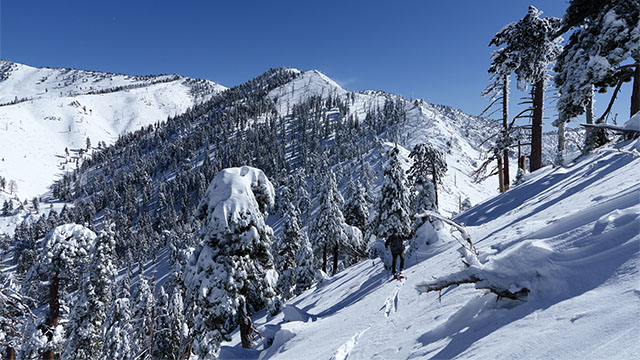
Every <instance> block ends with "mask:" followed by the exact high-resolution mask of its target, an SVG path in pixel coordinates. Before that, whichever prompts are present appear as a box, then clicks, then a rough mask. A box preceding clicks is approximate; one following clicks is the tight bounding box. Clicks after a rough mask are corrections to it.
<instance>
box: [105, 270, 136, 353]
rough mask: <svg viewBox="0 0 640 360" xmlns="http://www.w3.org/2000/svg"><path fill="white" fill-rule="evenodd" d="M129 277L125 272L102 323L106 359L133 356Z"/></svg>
mask: <svg viewBox="0 0 640 360" xmlns="http://www.w3.org/2000/svg"><path fill="white" fill-rule="evenodd" d="M129 299H130V277H129V272H127V273H125V275H124V277H123V279H122V281H121V282H120V287H119V289H118V292H117V295H116V297H115V299H114V300H113V302H112V303H111V306H110V308H109V311H108V312H107V318H106V322H105V324H104V345H103V350H102V353H103V356H104V357H105V358H106V359H116V360H124V359H131V358H133V355H134V354H133V352H132V351H133V344H132V339H131V336H132V334H133V326H132V323H131V302H130V300H129Z"/></svg>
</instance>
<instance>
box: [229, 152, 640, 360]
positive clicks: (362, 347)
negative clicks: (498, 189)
mask: <svg viewBox="0 0 640 360" xmlns="http://www.w3.org/2000/svg"><path fill="white" fill-rule="evenodd" d="M638 173H640V140H635V141H633V142H626V143H622V145H618V146H610V147H608V148H605V149H602V150H599V151H597V152H595V153H594V154H591V155H589V156H586V157H583V158H581V160H580V161H579V162H578V163H575V164H569V165H566V166H564V167H558V168H555V169H552V168H550V167H547V168H543V169H541V170H540V171H538V172H536V173H534V174H532V175H531V177H530V179H529V180H528V181H527V182H525V183H524V184H522V185H520V186H518V187H515V188H513V189H511V190H509V191H508V192H506V193H504V194H501V195H499V196H496V197H494V198H492V199H489V200H488V201H486V202H483V203H481V204H479V205H477V206H475V207H474V208H472V209H471V210H469V211H468V212H467V213H465V214H462V215H461V216H460V217H459V218H458V219H457V220H458V221H461V222H465V223H466V224H467V226H468V227H467V229H468V231H469V232H470V234H471V237H472V239H473V241H474V243H475V245H476V247H477V249H478V252H479V254H480V256H479V259H480V262H481V263H482V264H480V265H479V268H478V269H481V270H482V271H483V272H484V273H486V274H491V276H492V279H493V280H492V281H494V282H495V283H501V284H502V285H506V286H508V285H509V284H511V286H512V287H513V289H514V290H516V289H518V288H520V287H522V286H526V287H527V288H528V289H529V290H530V294H529V295H528V297H526V299H525V301H515V300H509V299H504V298H503V299H500V300H498V301H496V296H495V295H494V294H492V293H488V292H487V291H485V290H477V289H474V287H473V285H460V286H458V287H455V286H454V287H451V288H448V289H446V290H443V291H442V293H441V295H442V299H441V302H439V301H438V296H439V294H438V293H437V292H432V293H427V294H422V295H420V294H419V293H418V291H417V290H416V285H418V284H421V283H424V282H430V281H433V280H434V279H435V278H441V277H445V278H446V277H447V276H450V274H453V273H456V272H458V271H461V270H463V269H465V267H464V265H463V264H462V262H461V261H460V256H459V254H458V252H457V249H458V248H459V247H460V244H459V243H458V242H457V241H455V240H454V238H453V237H451V236H449V235H446V236H443V239H442V240H443V241H442V242H440V243H436V244H435V245H433V246H432V247H431V248H426V249H425V250H424V251H422V252H420V253H419V254H418V255H417V256H416V257H415V258H410V259H407V262H408V269H406V271H405V274H406V275H407V279H406V280H405V281H404V282H397V281H393V280H389V274H388V273H387V272H386V271H385V270H384V268H383V266H382V265H381V263H380V261H379V260H376V261H371V260H367V261H364V262H361V263H360V264H358V265H355V266H353V267H351V268H349V269H346V270H345V271H343V272H341V273H339V274H338V275H336V276H335V277H333V278H332V279H331V280H329V281H327V282H325V283H323V284H321V285H319V286H318V287H317V288H315V289H311V290H309V291H307V292H306V293H304V294H303V295H301V296H299V297H297V298H294V299H293V300H291V301H290V303H289V304H291V305H294V306H296V308H297V309H300V310H301V311H293V310H295V309H293V308H290V309H288V311H286V312H287V313H288V315H287V317H288V318H289V319H293V320H298V321H289V322H283V315H282V314H280V315H278V316H276V317H275V318H272V319H266V318H265V317H264V316H262V317H261V316H260V315H257V316H256V319H255V322H256V323H257V324H258V330H260V331H262V332H263V335H265V337H266V338H269V339H273V345H272V346H271V347H269V348H267V349H266V350H263V349H262V347H260V348H258V349H255V350H242V349H240V345H239V339H237V336H236V338H234V343H232V344H229V345H230V346H228V347H225V348H223V352H222V354H221V355H222V357H223V358H231V357H245V358H258V357H260V358H274V359H298V358H300V357H301V356H304V358H308V359H330V358H331V359H346V358H349V359H409V358H437V359H440V358H516V357H525V358H540V359H547V358H594V359H601V358H620V359H623V358H633V357H635V356H636V355H637V353H638V351H640V341H638V340H639V339H638V333H639V332H640V323H638V321H637V319H638V317H639V316H640V284H639V283H638V275H639V269H638V264H639V261H640V248H639V246H638V244H639V243H640V179H639V178H638V177H637V174H638ZM456 236H457V235H456ZM478 271H480V270H478ZM487 276H489V275H487ZM292 314H293V315H292ZM299 320H303V321H299Z"/></svg>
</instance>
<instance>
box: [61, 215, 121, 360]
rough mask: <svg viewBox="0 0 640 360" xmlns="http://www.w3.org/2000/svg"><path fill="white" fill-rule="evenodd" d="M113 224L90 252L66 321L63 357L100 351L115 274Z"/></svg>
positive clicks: (83, 356) (93, 355) (88, 356)
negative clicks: (85, 269)
mask: <svg viewBox="0 0 640 360" xmlns="http://www.w3.org/2000/svg"><path fill="white" fill-rule="evenodd" d="M113 235H114V230H113V225H111V226H108V227H107V228H106V229H105V230H103V231H101V232H100V235H99V236H98V239H97V240H96V242H95V245H94V246H93V248H92V249H91V253H90V254H89V264H88V269H87V271H86V272H85V274H84V277H83V279H82V283H81V285H80V291H79V293H78V295H77V298H76V303H75V305H74V306H73V310H72V311H71V315H70V318H69V323H68V325H67V327H68V330H67V334H68V338H69V340H68V341H67V344H66V347H65V352H64V356H63V357H64V358H66V359H96V358H99V357H100V356H101V354H102V348H103V343H104V338H103V336H102V325H103V323H104V321H105V319H106V317H107V310H108V308H109V305H110V304H111V284H112V281H113V277H114V276H115V275H116V268H115V266H114V264H113V258H114V248H115V240H114V239H113Z"/></svg>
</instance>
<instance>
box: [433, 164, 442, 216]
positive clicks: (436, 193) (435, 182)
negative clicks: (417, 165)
mask: <svg viewBox="0 0 640 360" xmlns="http://www.w3.org/2000/svg"><path fill="white" fill-rule="evenodd" d="M431 175H432V176H431V180H433V193H434V195H435V196H436V209H439V208H440V206H438V178H437V176H436V165H435V164H431Z"/></svg>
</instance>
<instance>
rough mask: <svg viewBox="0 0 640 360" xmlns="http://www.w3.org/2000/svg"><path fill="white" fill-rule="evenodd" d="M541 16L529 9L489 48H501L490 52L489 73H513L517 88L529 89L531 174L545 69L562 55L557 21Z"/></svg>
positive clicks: (536, 158) (537, 162)
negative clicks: (530, 89) (530, 90)
mask: <svg viewBox="0 0 640 360" xmlns="http://www.w3.org/2000/svg"><path fill="white" fill-rule="evenodd" d="M541 15H542V12H541V11H539V10H538V9H536V8H535V7H533V6H529V11H528V13H527V15H526V16H525V17H524V18H522V19H521V20H520V21H518V22H517V23H511V24H508V25H506V26H505V27H503V28H502V30H500V31H499V32H498V33H497V34H496V35H495V37H494V38H493V39H492V40H491V42H490V43H489V45H495V46H503V45H504V46H503V47H502V48H499V49H498V50H496V51H495V52H494V55H493V63H492V67H491V69H490V70H489V71H490V72H494V73H499V74H509V73H511V72H514V73H515V74H516V76H517V79H518V84H519V85H522V84H527V83H528V84H531V85H533V108H532V111H533V116H532V130H531V163H530V167H531V171H535V170H537V169H539V168H541V167H542V114H543V106H544V86H545V80H546V77H547V72H548V67H549V65H550V64H551V63H552V62H553V61H555V59H556V57H557V56H558V55H559V54H560V52H561V51H562V46H561V45H560V42H561V41H562V38H559V37H557V34H556V32H557V31H558V29H559V28H560V26H561V21H560V19H558V18H541V17H540V16H541Z"/></svg>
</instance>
